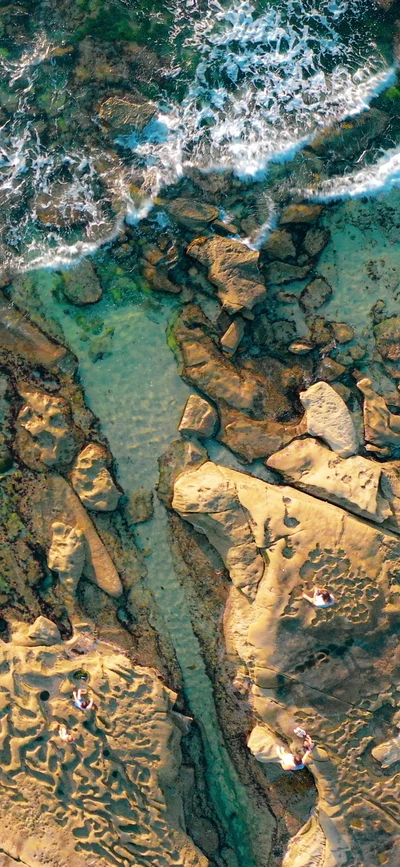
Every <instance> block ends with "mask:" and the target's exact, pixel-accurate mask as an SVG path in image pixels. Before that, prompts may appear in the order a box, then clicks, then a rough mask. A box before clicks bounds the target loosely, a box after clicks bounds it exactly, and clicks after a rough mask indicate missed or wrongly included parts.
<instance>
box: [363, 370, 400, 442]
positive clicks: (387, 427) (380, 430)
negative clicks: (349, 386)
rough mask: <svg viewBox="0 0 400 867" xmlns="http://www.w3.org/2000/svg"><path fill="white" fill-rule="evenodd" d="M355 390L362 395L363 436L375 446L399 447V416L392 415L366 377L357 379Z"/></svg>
mask: <svg viewBox="0 0 400 867" xmlns="http://www.w3.org/2000/svg"><path fill="white" fill-rule="evenodd" d="M357 388H359V389H360V391H361V392H362V394H363V395H364V405H363V415H364V436H365V440H366V442H368V443H373V445H376V446H388V445H393V446H397V448H399V447H400V416H398V415H394V414H393V413H392V412H390V410H389V409H388V407H387V406H386V403H385V401H384V399H383V397H381V396H380V395H379V394H377V393H376V391H374V389H373V388H372V382H371V380H370V379H368V377H364V378H363V379H359V380H358V382H357Z"/></svg>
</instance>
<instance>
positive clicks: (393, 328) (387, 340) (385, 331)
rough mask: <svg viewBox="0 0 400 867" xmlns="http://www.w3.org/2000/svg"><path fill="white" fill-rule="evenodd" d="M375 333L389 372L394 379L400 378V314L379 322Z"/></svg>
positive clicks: (377, 345)
mask: <svg viewBox="0 0 400 867" xmlns="http://www.w3.org/2000/svg"><path fill="white" fill-rule="evenodd" d="M374 335H375V341H376V347H377V349H378V352H379V353H380V355H381V356H382V358H383V360H384V362H385V367H386V371H387V373H388V374H389V376H392V377H393V378H394V379H400V316H391V317H390V318H389V319H383V320H382V322H378V324H377V325H375V327H374Z"/></svg>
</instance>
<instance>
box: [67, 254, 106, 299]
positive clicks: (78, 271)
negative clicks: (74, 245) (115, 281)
mask: <svg viewBox="0 0 400 867" xmlns="http://www.w3.org/2000/svg"><path fill="white" fill-rule="evenodd" d="M63 292H64V295H65V297H66V299H67V301H71V303H72V304H76V305H77V306H78V307H83V306H85V305H86V304H95V303H96V301H99V300H100V298H101V296H102V288H101V283H100V280H99V278H98V276H97V274H96V271H95V269H94V267H93V265H92V263H91V261H90V259H83V261H82V262H79V264H78V265H76V266H75V267H74V268H71V270H70V271H65V273H64V274H63Z"/></svg>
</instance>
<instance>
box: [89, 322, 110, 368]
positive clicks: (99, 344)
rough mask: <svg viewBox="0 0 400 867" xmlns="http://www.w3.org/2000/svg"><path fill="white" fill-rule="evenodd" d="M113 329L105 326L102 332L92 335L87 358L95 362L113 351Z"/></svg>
mask: <svg viewBox="0 0 400 867" xmlns="http://www.w3.org/2000/svg"><path fill="white" fill-rule="evenodd" d="M113 337H114V329H113V328H106V330H105V331H104V333H103V334H100V335H99V336H98V337H94V338H93V340H91V342H90V346H89V352H88V355H89V358H90V359H91V361H93V363H94V364H95V363H96V361H101V359H102V358H108V356H109V355H111V354H112V351H113Z"/></svg>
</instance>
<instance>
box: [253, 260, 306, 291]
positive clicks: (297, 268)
mask: <svg viewBox="0 0 400 867" xmlns="http://www.w3.org/2000/svg"><path fill="white" fill-rule="evenodd" d="M311 268H312V266H311V265H292V264H290V263H289V262H278V261H275V262H271V263H270V264H269V265H264V268H263V271H264V274H265V279H266V281H267V283H271V284H272V285H273V286H281V285H282V284H283V283H293V281H294V280H304V278H305V277H307V275H308V274H309V273H310V271H311Z"/></svg>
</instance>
